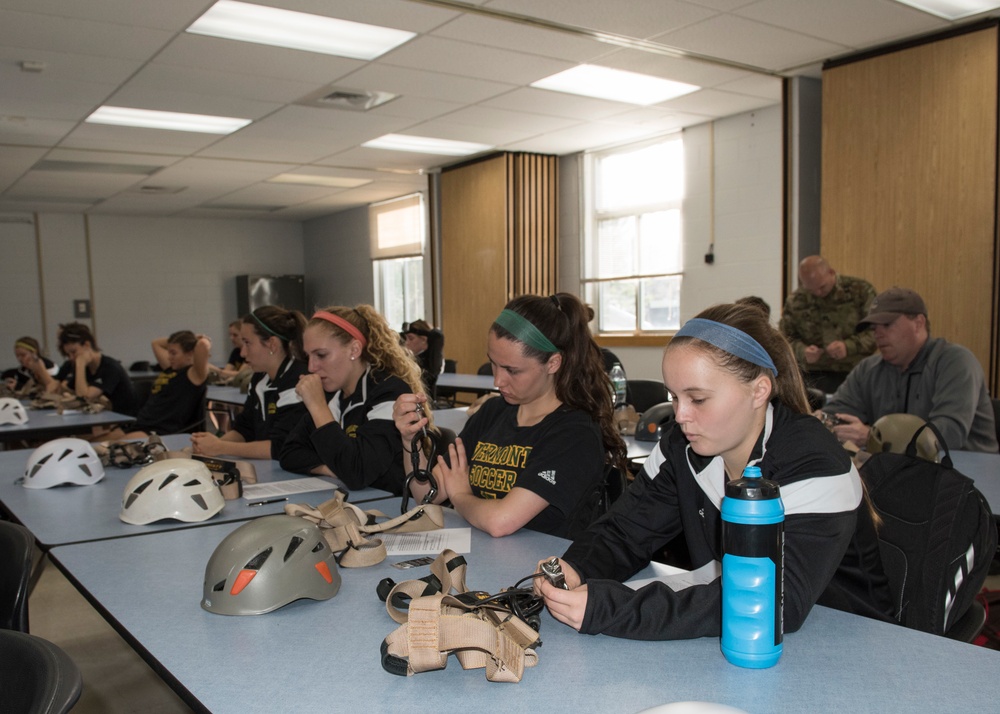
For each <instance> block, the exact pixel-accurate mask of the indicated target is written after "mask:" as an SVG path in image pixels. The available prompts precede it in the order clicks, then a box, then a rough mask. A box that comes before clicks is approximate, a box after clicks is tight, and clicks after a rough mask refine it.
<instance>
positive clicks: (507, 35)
mask: <svg viewBox="0 0 1000 714" xmlns="http://www.w3.org/2000/svg"><path fill="white" fill-rule="evenodd" d="M431 34H433V35H434V36H435V37H446V38H449V39H452V40H460V41H464V42H473V43H475V44H479V45H487V46H489V47H497V48H500V49H505V50H513V51H515V52H526V53H529V54H534V55H541V56H543V57H552V58H555V59H561V60H567V61H569V62H587V61H589V60H592V59H594V58H597V57H601V56H602V55H605V54H607V53H608V52H612V51H614V49H615V48H614V47H613V46H611V45H608V44H605V43H603V42H599V41H598V40H594V39H591V38H589V37H581V36H579V35H575V34H570V33H566V32H559V31H557V30H547V29H542V28H538V27H532V26H531V25H527V24H523V23H519V22H510V21H504V20H496V19H493V18H489V17H483V16H481V15H463V16H462V17H459V18H458V19H456V20H452V21H451V22H449V23H448V24H446V25H444V26H443V27H440V28H438V29H437V30H435V31H434V32H433V33H431Z"/></svg>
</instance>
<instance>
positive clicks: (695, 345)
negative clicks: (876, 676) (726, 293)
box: [535, 304, 892, 640]
mask: <svg viewBox="0 0 1000 714" xmlns="http://www.w3.org/2000/svg"><path fill="white" fill-rule="evenodd" d="M663 380H664V383H665V384H666V386H667V389H668V390H669V391H670V394H671V395H672V398H673V404H674V413H675V417H676V425H675V426H674V427H673V428H672V429H671V430H670V431H669V432H667V433H666V434H665V435H664V436H663V438H662V439H660V443H659V444H658V445H657V448H656V449H655V450H654V451H653V453H652V454H650V456H649V458H648V459H647V460H646V463H645V466H644V468H643V470H642V472H641V473H640V474H639V475H638V476H636V478H635V481H633V482H632V484H630V485H629V487H628V489H627V490H626V492H625V495H624V496H622V497H621V498H620V499H618V501H616V502H615V504H614V506H613V507H612V509H611V512H610V513H608V514H607V515H606V516H605V517H604V518H602V519H601V520H600V521H598V522H597V523H595V524H594V525H593V526H591V527H590V528H589V529H588V530H587V531H586V532H584V533H583V534H582V535H581V536H579V537H578V538H577V539H576V540H575V541H574V543H573V544H572V545H571V546H570V547H569V549H568V550H567V551H566V553H565V554H564V555H563V556H562V568H563V572H564V574H565V578H566V584H567V585H568V586H569V589H568V590H559V589H556V588H554V587H552V585H551V584H549V583H546V582H543V579H541V578H539V579H536V580H535V588H536V590H538V591H539V592H540V593H541V594H542V595H543V596H544V597H545V602H546V605H547V606H548V608H549V611H550V612H551V613H552V615H553V617H555V618H556V619H557V620H560V621H561V622H563V623H565V624H567V625H569V626H570V627H573V628H574V629H577V630H579V631H580V632H584V633H588V634H598V633H602V634H607V635H612V636H614V637H626V638H632V639H644V640H656V639H685V638H693V637H709V636H712V637H718V636H719V634H720V631H721V627H722V624H721V617H722V614H721V613H722V600H721V597H722V588H721V578H719V577H716V578H714V579H711V581H710V582H706V583H703V584H696V585H692V586H690V587H687V588H684V589H682V590H678V591H674V590H672V589H671V588H670V587H668V586H667V585H665V584H664V583H662V582H654V583H651V584H648V585H646V586H644V587H641V588H639V589H638V590H632V589H631V588H629V587H628V586H626V585H623V584H621V581H623V580H626V579H628V578H630V577H632V575H634V574H635V573H636V572H637V571H639V570H641V569H642V568H644V567H645V566H646V565H648V564H649V562H650V560H651V558H652V556H653V555H654V554H656V553H658V552H660V551H661V550H662V549H663V547H664V545H666V544H667V543H668V542H669V541H671V540H672V539H673V538H675V537H676V536H678V535H681V534H683V535H684V536H685V539H686V541H687V545H688V550H689V551H690V555H691V563H692V565H693V567H694V568H701V567H703V566H706V565H710V564H711V563H712V562H713V561H719V560H721V559H722V539H721V513H720V506H721V501H722V496H723V493H724V489H725V484H726V482H727V481H729V480H733V479H738V478H740V477H741V476H742V474H743V469H744V468H745V467H746V466H748V465H756V466H759V467H760V470H761V472H762V475H763V477H764V478H765V479H769V480H771V481H775V482H777V483H778V484H779V486H780V488H781V496H782V500H783V503H784V509H785V541H784V567H785V569H784V583H785V584H784V630H785V632H794V631H795V630H797V629H799V627H801V625H802V623H803V621H804V620H805V618H806V616H807V615H808V614H809V611H810V609H811V608H812V606H813V605H814V604H816V603H819V604H822V605H827V606H829V607H833V608H837V609H839V610H845V611H847V612H853V613H856V614H859V615H865V616H868V617H872V618H876V619H880V620H885V621H888V620H889V619H890V616H891V614H892V602H891V598H890V596H889V590H888V583H887V581H886V578H885V575H884V573H883V571H882V565H881V560H880V558H879V549H878V543H877V540H876V537H875V531H874V527H873V524H872V520H871V514H870V512H869V510H868V507H867V504H866V502H865V500H864V498H863V488H862V484H861V479H860V476H859V475H858V471H857V469H856V468H855V467H854V465H853V464H852V463H851V459H850V454H848V453H847V452H846V451H845V450H844V449H843V448H842V447H841V446H840V445H839V444H838V443H837V440H836V438H835V437H834V436H833V435H832V434H831V433H830V432H829V431H828V430H827V429H826V427H824V426H823V425H822V424H821V423H820V422H819V420H818V419H815V418H814V417H812V416H811V415H810V413H809V406H808V402H807V400H806V395H805V388H804V386H803V383H802V377H801V375H800V373H799V369H798V366H797V364H796V362H795V357H794V354H793V353H792V349H791V347H790V346H789V344H788V342H787V341H786V340H785V338H784V337H782V335H781V334H780V333H779V332H778V331H777V330H775V329H774V328H773V327H772V326H771V325H770V324H769V323H768V321H767V318H766V317H765V315H764V313H763V312H762V311H761V310H759V309H758V308H756V307H753V306H748V305H735V304H734V305H716V306H714V307H711V308H708V309H707V310H704V311H703V312H702V313H701V314H699V315H698V317H696V318H695V319H693V320H690V321H688V322H687V323H686V324H685V325H684V327H682V328H681V329H680V330H679V331H678V332H677V334H676V335H675V336H674V338H673V339H672V340H671V341H670V343H669V344H668V345H667V348H666V350H665V351H664V356H663Z"/></svg>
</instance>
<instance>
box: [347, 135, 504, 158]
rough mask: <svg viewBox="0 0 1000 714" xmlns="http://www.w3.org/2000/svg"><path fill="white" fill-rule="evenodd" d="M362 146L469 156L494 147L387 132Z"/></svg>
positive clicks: (440, 154)
mask: <svg viewBox="0 0 1000 714" xmlns="http://www.w3.org/2000/svg"><path fill="white" fill-rule="evenodd" d="M362 146H364V147H366V148H368V149H390V150H394V151H412V152H415V153H418V154H438V155H439V156H468V155H469V154H478V153H479V152H480V151H488V150H490V149H492V148H493V147H492V146H490V145H489V144H475V143H473V142H471V141H450V140H448V139H432V138H430V137H426V136H409V135H407V134H386V135H385V136H380V137H379V138H377V139H372V140H371V141H366V142H365V143H364V144H362Z"/></svg>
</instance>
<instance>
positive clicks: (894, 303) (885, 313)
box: [856, 287, 927, 332]
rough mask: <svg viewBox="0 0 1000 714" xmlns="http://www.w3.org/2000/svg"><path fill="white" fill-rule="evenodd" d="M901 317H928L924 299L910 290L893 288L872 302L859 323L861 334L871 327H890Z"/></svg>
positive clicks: (880, 294) (858, 328) (858, 327)
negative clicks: (889, 325) (890, 324)
mask: <svg viewBox="0 0 1000 714" xmlns="http://www.w3.org/2000/svg"><path fill="white" fill-rule="evenodd" d="M900 315H923V316H924V317H927V307H926V306H925V305H924V299H923V298H922V297H920V296H919V295H918V294H917V293H916V292H914V291H913V290H910V289H909V288H899V287H892V288H889V289H888V290H886V291H885V292H881V293H879V294H878V295H876V296H875V299H874V300H872V304H871V305H870V306H869V307H868V314H867V315H866V316H865V317H864V318H862V319H861V321H860V322H858V326H857V328H856V329H857V331H858V332H860V331H861V330H864V329H865V328H867V327H869V326H870V325H888V324H889V323H890V322H892V321H893V320H895V319H896V318H897V317H899V316H900Z"/></svg>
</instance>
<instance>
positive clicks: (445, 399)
mask: <svg viewBox="0 0 1000 714" xmlns="http://www.w3.org/2000/svg"><path fill="white" fill-rule="evenodd" d="M457 370H458V362H457V361H456V360H453V359H448V358H445V360H444V373H445V374H455V373H456V371H457ZM457 393H458V390H456V389H455V388H454V387H442V386H437V387H435V388H434V406H435V407H437V408H438V409H450V408H451V407H454V406H455V395H456V394H457Z"/></svg>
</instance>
